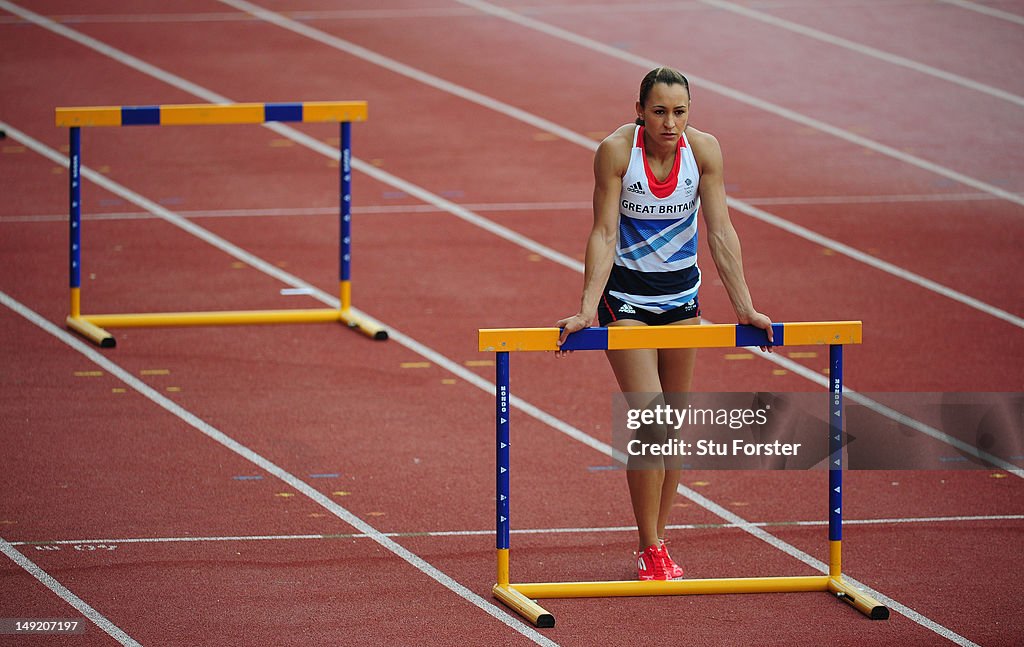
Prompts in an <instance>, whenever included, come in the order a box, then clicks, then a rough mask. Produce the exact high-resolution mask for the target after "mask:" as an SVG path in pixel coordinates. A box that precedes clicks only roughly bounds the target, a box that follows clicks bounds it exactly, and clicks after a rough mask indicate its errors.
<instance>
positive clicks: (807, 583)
mask: <svg viewBox="0 0 1024 647" xmlns="http://www.w3.org/2000/svg"><path fill="white" fill-rule="evenodd" d="M861 328H862V325H861V322H859V321H830V322H799V323H778V324H773V325H772V335H773V337H774V342H773V343H771V344H769V343H768V336H767V334H766V333H765V331H763V330H761V329H758V328H754V327H752V326H741V325H726V324H716V325H706V326H651V327H647V326H637V327H632V326H630V327H612V328H587V329H584V330H581V331H579V332H576V333H574V334H572V335H569V337H568V338H567V339H566V342H565V344H564V345H563V346H562V349H563V350H624V349H635V348H732V347H741V346H768V345H771V346H783V345H785V346H810V345H827V346H829V392H830V394H831V395H830V397H829V399H828V400H829V410H828V420H829V428H828V433H829V479H828V488H829V492H828V505H829V529H828V540H829V541H828V552H829V559H828V564H829V572H828V575H820V576H798V577H748V578H718V579H693V580H673V581H648V582H640V581H609V582H544V583H526V584H512V583H510V572H509V568H510V552H509V535H510V528H511V525H510V521H509V517H510V515H509V499H510V494H511V493H510V472H509V445H510V442H509V441H510V424H509V418H510V414H511V407H510V402H511V400H510V398H511V393H510V390H509V363H510V362H509V353H510V352H519V351H554V350H558V348H559V347H558V345H557V341H558V337H559V334H560V331H559V329H558V328H505V329H481V330H480V331H479V348H480V350H481V351H485V352H494V353H495V357H496V362H495V365H496V367H497V368H496V382H495V384H496V389H495V401H496V402H495V420H496V443H495V444H496V448H497V466H496V475H497V494H496V497H495V500H496V504H497V510H496V515H495V516H496V520H497V528H496V543H497V577H498V581H497V583H496V584H495V585H494V587H493V588H492V593H493V594H494V596H495V597H496V598H498V599H499V600H501V602H503V603H504V604H506V605H507V606H508V607H510V608H511V609H513V610H514V611H516V612H517V613H519V614H520V615H521V616H523V617H524V618H526V619H527V620H529V621H530V622H532V623H533V624H534V625H536V626H538V627H553V626H554V624H555V618H554V616H553V615H552V614H551V613H549V612H548V611H547V610H545V609H544V608H543V607H541V606H540V605H538V604H537V603H536V602H534V599H540V598H567V597H610V596H641V595H695V594H710V593H783V592H787V593H791V592H803V591H828V592H830V593H832V594H834V595H836V597H838V598H839V599H841V600H843V601H845V602H847V603H849V604H850V605H852V606H853V607H855V608H856V609H857V610H858V611H860V612H861V613H863V614H865V615H867V616H868V617H869V618H872V619H875V620H884V619H886V618H888V617H889V610H888V609H887V608H886V607H885V606H883V605H882V604H881V603H879V602H878V601H877V600H875V599H873V598H871V597H870V596H868V595H865V594H864V593H862V592H861V591H859V590H857V589H854V588H853V587H851V586H850V585H849V584H847V583H846V582H844V581H843V575H842V523H843V520H842V477H843V454H842V450H843V435H844V434H845V431H844V428H843V407H842V404H843V345H844V344H859V343H860V342H861Z"/></svg>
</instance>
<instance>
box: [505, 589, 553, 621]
mask: <svg viewBox="0 0 1024 647" xmlns="http://www.w3.org/2000/svg"><path fill="white" fill-rule="evenodd" d="M491 593H493V594H494V597H496V598H498V599H499V600H500V601H501V602H503V603H504V604H505V606H507V607H509V608H510V609H512V610H513V611H515V612H516V613H518V614H519V615H521V616H522V617H523V618H525V619H527V620H529V621H530V622H532V623H533V625H534V626H535V627H538V628H540V629H550V628H551V627H554V626H555V616H553V615H551V614H550V613H548V612H547V610H545V609H544V608H543V607H542V606H540V605H539V604H537V603H536V602H534V601H533V600H531V599H530V598H528V597H526V596H525V595H523V594H522V593H520V592H519V591H517V590H515V589H514V588H512V587H508V588H506V587H503V586H501V585H500V584H495V585H494V587H493V588H492V589H491Z"/></svg>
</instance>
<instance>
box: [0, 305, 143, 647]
mask: <svg viewBox="0 0 1024 647" xmlns="http://www.w3.org/2000/svg"><path fill="white" fill-rule="evenodd" d="M2 294H3V293H2V292H0V295H2ZM0 552H2V553H3V554H4V555H7V557H9V558H10V559H11V561H13V562H14V563H15V564H17V565H18V566H20V567H21V568H22V569H24V570H25V571H26V572H28V574H29V575H31V576H32V577H34V578H36V579H37V580H39V582H40V583H41V584H42V585H43V586H45V587H46V588H48V589H50V590H51V591H53V592H54V593H55V594H57V597H59V598H60V599H62V600H64V601H65V602H67V603H68V604H70V605H71V606H73V607H74V608H76V609H78V611H79V612H80V613H81V614H82V615H83V616H85V617H86V618H88V619H89V620H90V621H91V622H92V623H93V624H95V625H96V626H97V627H99V628H100V629H102V630H103V631H104V632H105V633H106V634H107V635H109V636H110V637H111V638H113V639H114V640H116V641H117V642H119V643H121V644H122V645H129V646H132V647H141V645H140V644H139V643H138V642H136V641H135V639H133V638H132V637H131V636H129V635H128V634H126V633H125V632H124V631H123V630H122V629H121V628H120V627H118V626H117V625H115V624H114V623H113V622H111V621H110V620H108V619H107V618H106V617H105V616H104V615H103V614H101V613H100V612H99V611H97V610H96V609H93V608H92V607H91V606H90V605H89V604H88V603H87V602H86V601H85V600H83V599H82V598H80V597H78V596H77V595H75V594H74V593H72V592H71V591H70V590H69V589H68V588H67V587H66V586H64V585H63V584H61V583H60V582H58V581H57V580H56V579H55V578H54V577H53V576H52V575H50V574H49V573H47V572H46V571H44V570H43V569H41V568H39V566H38V565H37V564H36V563H35V562H33V561H32V560H30V559H29V558H28V557H25V556H24V555H22V554H21V552H20V551H18V550H17V549H16V548H14V544H12V543H10V542H8V541H6V540H4V539H3V538H0ZM30 642H31V641H30Z"/></svg>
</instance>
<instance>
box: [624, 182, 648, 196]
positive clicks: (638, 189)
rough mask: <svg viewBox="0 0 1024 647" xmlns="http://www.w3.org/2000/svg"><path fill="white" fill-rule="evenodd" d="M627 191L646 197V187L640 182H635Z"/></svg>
mask: <svg viewBox="0 0 1024 647" xmlns="http://www.w3.org/2000/svg"><path fill="white" fill-rule="evenodd" d="M626 190H627V191H632V192H633V193H639V194H640V195H644V185H643V184H642V183H641V182H639V181H637V182H634V183H633V184H631V185H629V186H628V187H626Z"/></svg>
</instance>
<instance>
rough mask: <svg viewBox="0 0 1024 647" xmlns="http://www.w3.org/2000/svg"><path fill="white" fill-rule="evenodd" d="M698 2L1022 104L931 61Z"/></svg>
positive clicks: (710, 0) (720, 0)
mask: <svg viewBox="0 0 1024 647" xmlns="http://www.w3.org/2000/svg"><path fill="white" fill-rule="evenodd" d="M700 2H701V3H703V4H706V5H708V6H710V7H715V8H716V9H722V10H724V11H730V12H732V13H735V14H738V15H741V16H744V17H746V18H750V19H751V20H756V21H758V22H763V23H765V24H768V25H771V26H772V27H778V28H779V29H784V30H786V31H790V32H793V33H795V34H800V35H801V36H806V37H808V38H812V39H814V40H817V41H820V42H822V43H827V44H829V45H834V46H836V47H842V48H844V49H848V50H850V51H851V52H856V53H858V54H862V55H864V56H869V57H871V58H875V59H878V60H880V61H885V62H886V63H890V64H892V65H898V66H900V67H905V68H907V69H909V70H913V71H914V72H917V73H919V74H925V75H927V76H932V77H935V78H937V79H942V80H943V81H948V82H949V83H953V84H955V85H959V86H960V87H963V88H967V89H968V90H974V91H976V92H981V93H982V94H987V95H989V96H992V97H995V98H997V99H1002V100H1003V101H1009V102H1010V103H1013V104H1016V105H1018V106H1021V107H1024V97H1021V96H1018V95H1016V94H1013V93H1012V92H1007V91H1006V90H1001V89H999V88H995V87H992V86H991V85H986V84H984V83H979V82H978V81H975V80H974V79H968V78H966V77H963V76H960V75H959V74H954V73H952V72H947V71H945V70H941V69H939V68H936V67H932V66H931V65H926V64H925V63H921V62H919V61H915V60H913V59H909V58H906V57H904V56H899V55H898V54H892V53H890V52H886V51H884V50H880V49H877V48H875V47H871V46H869V45H865V44H863V43H858V42H856V41H852V40H849V39H847V38H843V37H842V36H837V35H835V34H830V33H828V32H825V31H821V30H820V29H815V28H813V27H808V26H806V25H801V24H800V23H796V22H793V21H790V20H785V19H783V18H778V17H776V16H773V15H771V14H767V13H764V12H762V11H757V10H756V9H751V8H750V7H743V6H740V5H738V4H736V3H734V2H727V1H726V0H700Z"/></svg>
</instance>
